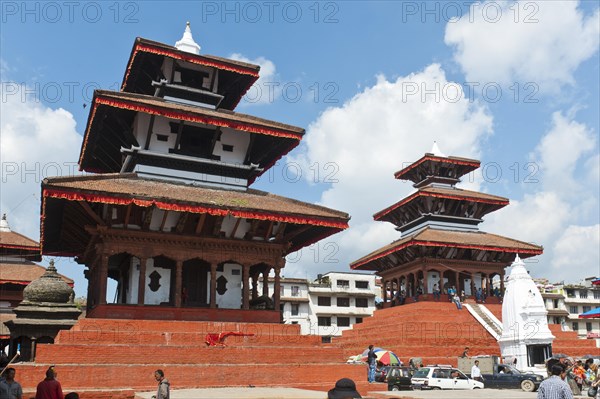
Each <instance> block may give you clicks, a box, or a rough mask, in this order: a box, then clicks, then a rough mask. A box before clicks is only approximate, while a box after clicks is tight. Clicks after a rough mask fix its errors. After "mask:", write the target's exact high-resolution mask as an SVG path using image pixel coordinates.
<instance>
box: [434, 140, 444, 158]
mask: <svg viewBox="0 0 600 399" xmlns="http://www.w3.org/2000/svg"><path fill="white" fill-rule="evenodd" d="M431 153H432V154H433V155H435V156H437V157H444V158H446V154H444V153H443V152H442V151H441V150H440V147H438V145H437V141H434V142H433V147H431Z"/></svg>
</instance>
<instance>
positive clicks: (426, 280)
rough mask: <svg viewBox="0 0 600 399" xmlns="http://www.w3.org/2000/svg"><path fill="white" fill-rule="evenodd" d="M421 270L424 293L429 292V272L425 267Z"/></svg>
mask: <svg viewBox="0 0 600 399" xmlns="http://www.w3.org/2000/svg"><path fill="white" fill-rule="evenodd" d="M421 271H422V272H423V294H429V273H427V270H426V269H425V267H423V269H421Z"/></svg>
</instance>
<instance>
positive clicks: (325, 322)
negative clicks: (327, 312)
mask: <svg viewBox="0 0 600 399" xmlns="http://www.w3.org/2000/svg"><path fill="white" fill-rule="evenodd" d="M319 325H320V326H322V327H329V326H331V317H322V316H321V317H319Z"/></svg>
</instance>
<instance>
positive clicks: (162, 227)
mask: <svg viewBox="0 0 600 399" xmlns="http://www.w3.org/2000/svg"><path fill="white" fill-rule="evenodd" d="M168 214H169V211H167V210H165V214H164V215H163V218H162V222H160V227H159V229H158V231H163V229H164V228H165V223H166V222H167V215H168Z"/></svg>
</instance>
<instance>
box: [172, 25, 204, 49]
mask: <svg viewBox="0 0 600 399" xmlns="http://www.w3.org/2000/svg"><path fill="white" fill-rule="evenodd" d="M175 47H177V49H178V50H181V51H185V52H188V53H192V54H200V46H199V45H198V43H196V42H195V41H194V38H193V37H192V29H191V28H190V22H189V21H188V22H187V23H186V26H185V32H183V37H182V38H181V40H179V41H178V42H176V43H175Z"/></svg>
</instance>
